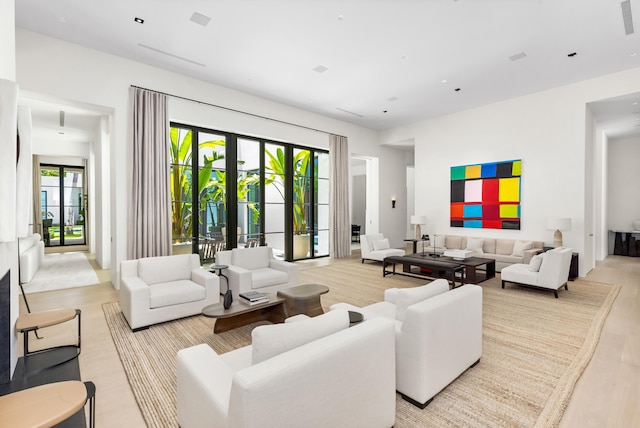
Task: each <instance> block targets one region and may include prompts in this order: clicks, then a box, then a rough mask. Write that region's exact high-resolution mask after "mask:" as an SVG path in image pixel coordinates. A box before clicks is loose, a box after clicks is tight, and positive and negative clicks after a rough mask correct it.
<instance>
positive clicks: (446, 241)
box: [417, 235, 544, 272]
mask: <svg viewBox="0 0 640 428" xmlns="http://www.w3.org/2000/svg"><path fill="white" fill-rule="evenodd" d="M429 243H430V246H428V247H425V248H424V252H425V253H433V252H434V244H435V252H436V253H437V254H444V252H445V251H447V250H470V251H472V253H471V255H472V256H476V257H483V258H487V259H494V260H495V261H496V272H500V271H502V268H504V267H506V266H510V265H512V264H514V263H525V264H526V263H529V261H530V260H531V258H532V257H533V256H535V255H536V254H539V253H541V252H542V251H543V246H544V243H543V242H542V241H531V240H517V239H502V238H480V237H474V236H455V235H436V236H435V239H432V240H431V241H429ZM422 246H423V242H422V241H418V243H417V251H418V253H420V252H422Z"/></svg>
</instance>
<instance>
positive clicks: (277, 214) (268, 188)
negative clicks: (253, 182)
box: [264, 143, 285, 254]
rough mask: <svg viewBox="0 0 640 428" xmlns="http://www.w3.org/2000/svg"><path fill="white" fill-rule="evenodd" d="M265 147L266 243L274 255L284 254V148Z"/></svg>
mask: <svg viewBox="0 0 640 428" xmlns="http://www.w3.org/2000/svg"><path fill="white" fill-rule="evenodd" d="M264 147H265V148H264V164H265V168H264V169H265V179H264V199H265V204H264V207H265V217H264V233H265V242H266V243H267V244H268V245H269V246H271V247H272V248H273V250H274V253H279V254H284V247H285V245H284V239H285V235H284V233H285V225H284V217H285V216H284V200H285V193H284V172H285V161H284V148H283V146H281V145H277V144H270V143H266V144H265V145H264Z"/></svg>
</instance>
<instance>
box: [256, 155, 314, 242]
mask: <svg viewBox="0 0 640 428" xmlns="http://www.w3.org/2000/svg"><path fill="white" fill-rule="evenodd" d="M265 153H266V154H267V156H268V157H269V164H268V165H267V170H268V171H270V174H269V176H268V177H267V182H265V185H267V184H271V183H273V184H274V185H275V187H276V189H277V191H278V193H280V196H282V199H283V200H285V199H286V198H285V195H284V187H283V183H282V180H277V178H278V177H284V176H285V156H284V151H283V150H282V148H278V149H277V150H276V153H275V154H273V153H271V152H270V151H268V150H266V151H265ZM310 158H311V152H310V151H308V150H301V151H299V152H298V153H296V155H295V156H294V158H293V233H294V234H298V235H300V234H306V233H308V229H307V206H306V204H305V199H306V195H307V192H308V190H309V160H310Z"/></svg>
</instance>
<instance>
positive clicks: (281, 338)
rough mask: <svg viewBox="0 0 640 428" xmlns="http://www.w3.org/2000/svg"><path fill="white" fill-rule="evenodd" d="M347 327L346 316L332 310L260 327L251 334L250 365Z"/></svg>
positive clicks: (343, 312) (346, 314) (341, 311)
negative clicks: (297, 319) (301, 318)
mask: <svg viewBox="0 0 640 428" xmlns="http://www.w3.org/2000/svg"><path fill="white" fill-rule="evenodd" d="M348 327H349V313H348V312H347V311H346V310H344V309H341V310H335V311H330V312H327V313H326V314H322V315H319V316H317V317H313V318H309V319H305V320H301V321H298V322H292V323H284V324H272V325H261V326H258V327H256V328H254V329H253V331H252V332H251V345H252V346H251V353H252V354H251V364H258V363H260V362H262V361H264V360H267V359H269V358H272V357H275V356H276V355H279V354H281V353H283V352H287V351H289V350H291V349H294V348H297V347H299V346H302V345H304V344H306V343H309V342H313V341H314V340H318V339H320V338H322V337H325V336H328V335H330V334H333V333H336V332H338V331H340V330H343V329H345V328H348Z"/></svg>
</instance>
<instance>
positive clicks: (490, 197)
mask: <svg viewBox="0 0 640 428" xmlns="http://www.w3.org/2000/svg"><path fill="white" fill-rule="evenodd" d="M499 184H500V180H498V179H492V180H488V179H485V180H484V182H483V183H482V201H483V202H498V195H499V188H500V186H499Z"/></svg>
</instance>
